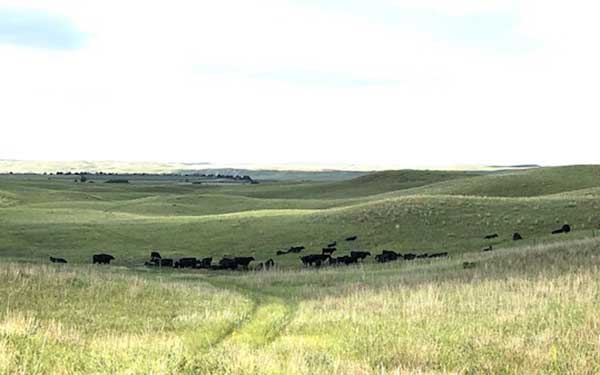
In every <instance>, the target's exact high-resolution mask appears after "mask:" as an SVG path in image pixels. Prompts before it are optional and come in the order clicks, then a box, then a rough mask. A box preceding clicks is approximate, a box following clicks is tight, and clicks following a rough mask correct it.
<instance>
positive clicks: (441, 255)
mask: <svg viewBox="0 0 600 375" xmlns="http://www.w3.org/2000/svg"><path fill="white" fill-rule="evenodd" d="M447 256H448V253H447V252H443V253H435V254H431V255H430V256H429V257H430V258H446V257H447Z"/></svg>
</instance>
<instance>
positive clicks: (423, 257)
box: [417, 253, 432, 259]
mask: <svg viewBox="0 0 600 375" xmlns="http://www.w3.org/2000/svg"><path fill="white" fill-rule="evenodd" d="M425 258H432V257H430V256H429V254H427V253H424V254H419V255H417V259H425Z"/></svg>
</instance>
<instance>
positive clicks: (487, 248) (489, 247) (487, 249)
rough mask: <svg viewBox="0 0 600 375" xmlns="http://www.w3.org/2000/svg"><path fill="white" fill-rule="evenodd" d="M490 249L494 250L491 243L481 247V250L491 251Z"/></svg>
mask: <svg viewBox="0 0 600 375" xmlns="http://www.w3.org/2000/svg"><path fill="white" fill-rule="evenodd" d="M492 250H494V248H493V247H492V245H490V246H488V247H485V248H483V249H482V250H481V251H492Z"/></svg>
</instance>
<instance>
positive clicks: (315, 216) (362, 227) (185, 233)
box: [0, 167, 600, 266]
mask: <svg viewBox="0 0 600 375" xmlns="http://www.w3.org/2000/svg"><path fill="white" fill-rule="evenodd" d="M560 170H561V169H549V171H548V172H545V170H543V169H540V170H535V171H531V172H518V173H509V174H503V175H500V176H499V175H494V174H492V175H485V176H474V177H472V176H471V175H469V176H468V177H465V175H464V174H462V173H447V172H439V173H431V172H422V171H419V172H406V171H399V172H386V173H376V174H374V175H372V176H364V177H360V178H357V179H355V180H352V181H349V182H343V183H328V184H322V183H312V184H308V183H304V184H287V183H286V184H281V183H273V184H259V185H252V186H250V185H246V186H228V187H218V186H206V187H204V186H201V185H200V186H196V185H189V184H187V185H181V184H179V183H178V182H177V181H175V182H161V183H159V184H153V183H147V182H142V183H137V182H136V181H132V183H131V184H128V185H118V186H116V185H111V184H102V183H96V184H81V183H74V182H72V181H70V180H66V179H50V180H48V179H47V178H43V177H27V178H23V177H20V176H4V177H1V178H0V184H1V185H0V187H1V189H2V190H0V192H1V194H0V197H2V202H3V208H2V209H1V210H0V225H1V226H2V231H1V232H0V256H4V257H9V258H12V259H29V260H31V259H36V260H38V261H45V260H46V259H47V257H48V256H49V255H54V256H63V257H67V258H68V259H69V260H71V261H75V262H89V259H90V256H91V255H92V254H93V253H96V252H98V251H106V252H110V253H112V254H114V255H115V256H117V262H116V263H117V264H122V265H128V266H131V265H136V264H138V265H139V264H141V263H143V260H144V259H145V258H146V257H147V254H148V252H149V251H150V250H154V249H157V250H160V251H162V252H163V253H165V254H168V255H171V256H184V255H190V256H213V257H219V256H222V255H223V254H229V255H253V256H255V257H256V258H258V259H268V258H271V257H273V256H274V254H275V252H276V251H277V250H280V249H284V248H288V247H289V246H291V245H295V244H302V245H304V246H306V247H307V248H308V250H307V251H308V252H319V251H320V249H321V247H323V246H324V245H325V244H326V243H329V242H331V241H333V240H338V241H340V240H342V239H343V238H345V237H347V236H350V235H358V236H359V240H358V241H357V242H355V243H345V242H344V241H340V245H339V246H338V247H339V254H344V253H347V252H348V251H349V250H357V249H369V250H373V251H378V250H381V249H383V248H391V249H395V250H398V251H401V252H408V251H418V252H433V251H442V250H443V251H450V252H452V253H462V252H467V251H474V250H478V249H481V248H482V247H484V246H487V245H489V244H492V245H494V246H500V247H506V246H511V245H513V244H512V240H511V236H512V233H513V232H519V233H521V234H522V235H523V237H524V238H525V241H524V242H523V243H524V244H531V243H538V242H547V241H555V240H557V239H561V238H563V237H566V238H570V237H584V236H589V235H595V231H596V230H598V229H600V227H599V224H600V214H599V213H600V200H598V199H597V198H596V196H594V195H590V194H581V191H582V190H575V191H574V192H573V193H572V194H570V193H569V192H564V191H563V192H562V193H561V194H554V195H541V196H533V197H532V196H530V195H531V193H532V192H531V190H529V189H525V190H524V191H523V195H524V197H487V198H486V197H482V196H478V194H473V195H469V196H467V195H451V194H446V195H436V194H433V193H432V191H433V190H436V189H440V185H444V184H448V185H445V186H446V188H447V187H448V186H452V187H453V189H456V188H457V186H462V187H463V188H465V189H466V188H467V187H469V186H471V187H472V186H474V185H473V184H472V183H471V182H470V181H480V184H479V185H480V189H479V192H481V191H484V190H485V189H488V188H489V187H490V186H493V185H492V183H491V182H490V181H492V182H493V181H500V180H503V179H508V180H510V181H513V180H514V179H520V180H522V179H523V178H524V177H523V176H528V175H533V176H535V177H536V178H535V179H532V181H534V182H535V183H538V182H539V180H540V179H541V178H542V177H540V176H547V175H549V176H554V175H555V174H556V173H557V171H560ZM593 170H595V169H594V168H592V167H573V168H572V170H569V169H567V172H568V173H566V175H569V176H571V179H572V180H569V182H568V185H564V186H563V187H561V188H557V187H554V186H553V188H552V189H549V188H547V189H546V190H545V191H544V193H545V192H550V191H552V192H554V191H557V190H562V189H565V188H567V187H572V188H575V189H581V188H582V187H584V186H587V185H589V184H591V183H592V182H593V181H594V180H593V175H592V177H590V171H593ZM579 175H581V178H579V177H578V176H579ZM441 179H446V180H447V179H451V180H450V181H448V182H442V183H437V182H436V181H439V180H441ZM578 179H580V180H581V182H577V180H578ZM550 181H554V180H552V179H550ZM427 182H430V184H429V185H425V186H424V187H421V188H416V189H415V188H412V186H416V185H423V184H425V183H427ZM532 184H533V183H530V184H528V185H527V186H529V185H532ZM565 184H567V183H566V182H565ZM599 185H600V183H599ZM332 186H334V187H337V188H338V190H331V191H332V192H335V191H337V192H336V193H335V194H334V195H336V196H338V197H340V198H336V199H329V198H324V197H323V196H324V195H327V194H328V193H327V191H328V190H327V189H333V188H332ZM541 186H547V184H545V183H542V184H541ZM324 187H326V188H324ZM520 187H522V186H521V185H518V184H517V185H515V187H514V188H513V189H510V191H511V192H512V193H515V192H516V191H518V189H519V188H520ZM394 189H401V190H394ZM419 189H421V190H419ZM428 189H429V190H428ZM592 189H593V188H592ZM312 190H314V191H320V192H321V193H319V194H317V193H315V194H314V195H315V196H314V197H312V195H311V194H309V192H310V191H312ZM381 191H388V193H384V194H377V193H379V192H381ZM419 191H420V193H421V194H419V195H407V194H409V193H416V192H419ZM586 191H587V190H586ZM592 191H594V190H592ZM292 192H295V193H294V194H296V195H299V196H301V197H302V198H294V199H285V198H274V197H272V196H276V197H277V196H281V195H286V194H287V195H292V194H291V193H292ZM368 192H372V193H375V194H374V195H365V194H367V193H368ZM269 194H271V196H269V197H261V196H262V195H265V196H267V195H269ZM332 194H333V193H332ZM342 197H343V198H342ZM390 197H391V198H390ZM564 223H569V224H571V225H572V226H573V228H574V232H573V233H571V234H569V235H565V236H552V235H550V232H551V231H552V230H553V229H555V228H557V227H560V226H561V225H562V224H564ZM489 233H499V234H500V237H499V238H498V239H496V240H493V241H486V240H484V239H483V237H484V236H485V235H486V234H489ZM277 261H278V263H280V264H282V265H284V266H298V265H299V261H298V259H297V256H292V255H290V256H282V257H277Z"/></svg>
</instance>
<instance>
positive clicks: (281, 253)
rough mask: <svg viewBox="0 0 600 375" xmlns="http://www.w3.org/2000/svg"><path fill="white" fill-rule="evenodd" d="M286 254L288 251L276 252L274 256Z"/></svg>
mask: <svg viewBox="0 0 600 375" xmlns="http://www.w3.org/2000/svg"><path fill="white" fill-rule="evenodd" d="M287 253H289V251H282V250H277V253H276V254H277V255H285V254H287Z"/></svg>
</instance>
